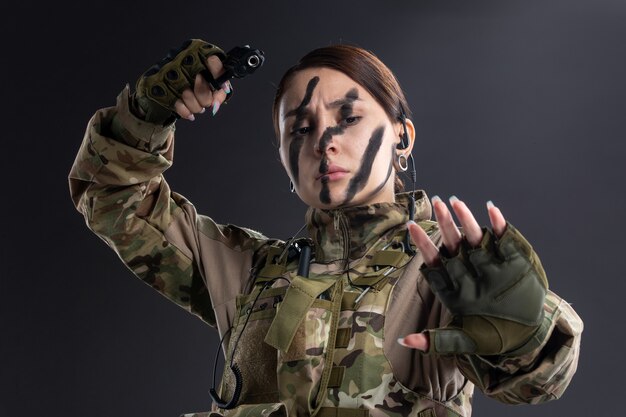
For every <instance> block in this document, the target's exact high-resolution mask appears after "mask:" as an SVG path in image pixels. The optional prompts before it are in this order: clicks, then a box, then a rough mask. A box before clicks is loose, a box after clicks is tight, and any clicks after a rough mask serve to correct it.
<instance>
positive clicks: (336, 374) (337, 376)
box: [328, 366, 346, 388]
mask: <svg viewBox="0 0 626 417" xmlns="http://www.w3.org/2000/svg"><path fill="white" fill-rule="evenodd" d="M345 372H346V367H345V366H333V369H332V371H330V378H328V388H338V387H340V386H341V383H342V382H343V374H344V373H345Z"/></svg>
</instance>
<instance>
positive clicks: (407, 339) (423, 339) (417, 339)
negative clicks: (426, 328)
mask: <svg viewBox="0 0 626 417" xmlns="http://www.w3.org/2000/svg"><path fill="white" fill-rule="evenodd" d="M398 343H399V344H401V345H402V346H404V347H408V348H413V349H419V350H421V351H423V352H426V351H428V348H429V347H430V340H429V338H428V333H413V334H408V335H406V336H404V337H401V338H399V339H398Z"/></svg>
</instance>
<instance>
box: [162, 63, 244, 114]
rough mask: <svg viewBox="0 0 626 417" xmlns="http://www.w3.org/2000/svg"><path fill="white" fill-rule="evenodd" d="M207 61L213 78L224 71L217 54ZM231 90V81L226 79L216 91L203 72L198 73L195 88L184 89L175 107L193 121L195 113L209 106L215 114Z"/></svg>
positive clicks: (179, 112) (178, 112)
mask: <svg viewBox="0 0 626 417" xmlns="http://www.w3.org/2000/svg"><path fill="white" fill-rule="evenodd" d="M206 63H207V68H208V69H209V71H210V72H211V75H213V78H215V79H217V78H218V77H219V76H220V75H222V74H223V73H224V66H223V65H222V61H221V60H220V59H219V58H218V57H217V55H212V56H210V57H208V58H207V59H206ZM231 92H232V87H231V85H230V81H226V82H225V83H224V84H222V88H221V89H219V90H216V91H215V89H214V88H213V86H212V85H211V84H209V82H208V81H207V80H206V79H205V78H204V77H203V76H202V74H196V77H195V80H194V86H193V90H192V89H191V88H189V87H188V88H186V89H185V90H183V93H182V95H181V98H179V99H178V100H176V102H175V103H174V109H175V111H176V113H177V114H178V115H179V116H180V117H182V118H185V119H188V120H191V121H193V120H195V117H194V114H195V113H204V111H205V109H206V108H207V107H211V114H212V115H213V116H215V113H217V111H218V110H219V108H220V106H221V105H222V103H224V101H225V100H226V97H227V96H228V95H229V94H230V93H231Z"/></svg>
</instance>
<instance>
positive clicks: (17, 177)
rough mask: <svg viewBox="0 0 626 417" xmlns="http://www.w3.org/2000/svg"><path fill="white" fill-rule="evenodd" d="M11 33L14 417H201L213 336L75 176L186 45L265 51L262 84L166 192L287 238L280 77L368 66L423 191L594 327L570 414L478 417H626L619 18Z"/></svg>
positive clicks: (596, 13)
mask: <svg viewBox="0 0 626 417" xmlns="http://www.w3.org/2000/svg"><path fill="white" fill-rule="evenodd" d="M6 7H7V6H3V8H5V9H4V10H3V12H2V16H3V23H2V32H3V58H2V74H3V77H2V91H3V100H2V108H3V112H2V113H3V115H4V116H5V117H4V123H3V126H2V145H3V155H2V164H1V165H2V166H1V168H0V169H2V179H3V188H4V198H3V203H2V216H1V218H2V222H3V226H2V228H3V230H4V233H3V234H2V235H3V245H2V252H1V254H2V262H1V265H2V273H1V276H0V294H1V296H2V303H0V330H1V334H2V339H1V340H2V341H1V342H0V361H1V362H0V417H9V416H11V417H13V416H22V415H24V416H26V415H29V416H30V415H44V413H45V415H51V416H61V415H63V416H84V415H89V416H92V417H100V416H151V417H152V416H154V417H157V416H163V417H171V416H177V415H178V414H180V413H182V412H191V411H201V410H207V409H209V407H210V399H209V397H208V395H207V391H208V389H209V387H210V385H211V382H210V375H211V372H210V369H211V367H212V363H213V354H214V352H215V349H216V348H217V343H216V333H215V332H214V331H213V330H212V329H210V328H208V327H207V326H205V325H203V323H202V322H201V321H200V320H197V319H195V318H194V317H192V316H190V315H188V314H187V313H185V312H184V311H183V310H181V309H179V308H178V307H176V306H175V305H173V304H171V303H169V302H167V301H166V300H165V299H164V298H162V297H161V296H159V295H157V294H156V293H155V292H153V291H151V290H150V289H149V288H148V287H147V286H146V285H144V284H143V283H142V282H140V281H139V280H138V279H136V278H134V277H133V276H132V275H131V273H130V272H129V271H128V270H127V269H126V268H125V267H124V266H123V265H122V264H121V263H120V262H119V260H118V259H117V257H116V255H115V254H114V253H113V252H112V251H111V250H109V249H108V248H107V247H106V246H105V245H104V243H103V242H101V241H100V240H99V239H98V238H97V237H96V236H95V235H93V234H91V233H90V232H89V231H88V230H87V229H86V228H85V225H84V222H83V220H82V218H81V216H80V215H79V214H78V213H77V212H76V211H75V210H74V208H73V206H72V204H71V202H70V199H69V194H68V189H67V180H66V177H67V173H68V171H69V168H70V166H71V164H72V162H73V160H74V155H75V153H76V151H77V149H78V146H79V144H80V141H81V139H82V135H83V132H84V128H85V125H86V123H87V121H88V119H89V118H90V117H91V115H92V113H93V112H94V111H95V110H96V109H97V108H99V107H104V106H110V105H113V104H114V101H115V97H116V95H117V94H118V92H119V91H120V90H121V89H122V88H123V86H124V85H125V83H131V84H134V81H135V79H136V77H137V76H138V75H139V74H140V73H141V72H143V71H144V70H145V69H146V68H147V67H149V66H150V65H151V64H152V63H154V62H156V61H157V60H159V59H160V58H161V57H162V56H163V55H165V53H166V52H167V50H168V49H169V48H171V47H176V46H178V45H179V44H180V43H181V42H182V41H184V40H185V39H187V38H191V37H199V38H203V39H206V40H209V41H211V42H214V43H216V44H218V45H220V46H222V47H223V48H225V49H229V48H231V47H232V46H235V45H241V44H246V43H250V44H252V45H254V46H257V47H259V48H262V49H263V50H265V52H266V55H267V62H266V65H265V66H264V67H263V68H262V69H261V70H260V71H259V72H258V73H257V74H255V75H254V76H252V77H250V78H248V79H245V80H242V81H241V82H238V83H236V84H235V89H236V91H235V96H234V97H233V99H232V101H231V102H230V103H229V104H228V106H226V107H224V108H223V109H222V110H220V112H219V113H218V116H217V117H215V118H212V117H210V116H207V115H205V116H202V117H200V118H199V119H200V120H197V121H196V122H195V123H189V122H180V123H179V124H178V125H179V126H178V133H177V134H178V140H177V148H176V155H175V164H174V166H173V167H172V168H171V169H170V170H169V171H168V172H167V174H166V177H167V179H168V181H169V182H170V183H171V185H172V187H173V188H174V189H175V190H176V191H178V192H180V193H182V194H183V195H185V196H186V197H188V198H189V199H190V200H191V201H193V202H194V203H195V205H196V206H197V208H198V210H199V211H200V212H201V213H206V214H209V215H211V216H212V217H213V218H214V219H215V220H216V221H218V222H231V223H235V224H240V225H246V226H250V227H253V228H256V229H258V230H261V231H263V232H264V233H265V234H267V235H270V236H276V237H282V238H285V237H288V236H289V235H290V234H292V233H293V232H294V231H295V230H297V229H298V228H299V227H300V225H301V224H302V222H303V214H304V210H305V207H304V205H303V204H302V203H301V202H299V200H297V197H296V196H294V195H292V194H290V193H289V192H288V179H287V176H286V175H285V173H284V172H283V170H282V168H281V166H280V163H279V161H278V158H277V154H276V151H275V149H274V147H273V141H274V138H273V131H272V125H271V117H270V109H271V101H272V98H273V93H274V85H275V84H276V83H277V82H278V81H279V79H280V76H281V74H282V72H283V71H284V70H285V69H286V68H287V67H288V66H290V65H292V64H293V63H294V62H295V61H296V60H297V58H298V57H300V56H301V55H303V54H304V53H305V52H307V51H308V50H310V49H312V48H314V47H319V46H324V45H328V44H331V43H337V42H346V43H353V44H357V45H360V46H363V47H365V48H368V49H370V50H372V51H374V52H375V53H376V54H377V55H378V56H379V57H380V58H382V60H383V61H385V62H386V63H387V64H388V66H389V67H390V68H391V69H392V70H393V71H395V73H396V75H397V76H398V78H399V80H400V82H401V84H402V85H403V87H404V88H405V90H406V93H407V96H408V99H409V102H410V104H411V106H412V108H413V111H414V121H415V124H416V126H417V132H418V143H417V146H416V150H415V151H414V155H415V158H416V161H417V164H418V176H419V187H420V188H424V189H425V190H426V191H427V192H428V193H429V194H430V195H434V194H438V195H440V196H441V197H443V198H447V197H449V196H450V195H452V194H455V195H457V196H459V197H460V198H461V199H464V200H466V201H467V202H468V204H469V205H470V208H472V209H474V210H475V211H476V213H477V217H478V218H479V220H480V222H481V223H484V222H486V215H485V211H484V208H483V207H484V202H485V201H487V200H489V199H492V200H493V201H494V202H495V203H496V204H497V205H498V206H499V207H501V209H502V211H503V212H504V214H505V216H506V217H507V218H508V219H510V221H511V222H512V223H514V224H515V225H516V226H518V228H520V229H521V230H522V231H523V232H524V234H525V235H526V236H527V237H528V239H529V240H530V241H531V242H532V243H533V245H534V246H535V248H536V250H537V251H538V253H539V254H540V255H541V257H542V260H543V262H544V265H545V268H546V270H547V271H548V274H549V279H550V284H551V288H552V289H553V290H555V291H556V292H557V293H558V294H560V295H561V296H562V297H564V298H565V299H566V300H568V301H570V302H571V303H573V305H574V307H575V309H576V310H577V311H578V313H579V314H580V315H581V316H582V318H583V319H584V321H585V326H586V327H585V332H584V337H583V343H582V353H581V359H580V364H579V370H578V373H577V374H576V376H575V378H574V380H573V382H572V384H571V386H570V388H569V389H568V391H567V392H566V393H565V395H564V397H563V398H562V399H561V400H559V401H555V402H552V403H548V404H545V405H540V406H532V407H529V406H518V407H509V406H504V405H501V404H499V403H497V402H495V401H491V400H488V399H486V398H485V397H484V396H482V395H480V394H477V397H476V400H475V415H476V416H499V415H503V414H505V413H506V414H507V415H508V416H522V415H523V416H555V415H558V416H615V415H622V414H623V407H622V406H621V403H622V402H623V400H622V398H623V395H624V393H623V388H624V387H625V384H624V383H623V379H622V378H623V376H622V375H623V374H624V371H626V369H625V366H624V362H625V361H624V354H623V353H622V352H623V346H624V335H623V328H624V325H623V323H624V319H623V307H622V305H623V294H624V289H625V288H624V280H623V274H622V271H623V269H622V268H620V267H619V266H620V265H621V264H622V262H621V258H623V256H624V253H625V249H626V247H625V244H624V236H623V235H624V230H625V228H624V226H625V222H624V219H623V213H624V211H625V208H626V207H625V206H626V200H625V198H624V194H623V188H624V187H623V183H624V173H625V169H624V166H623V161H624V156H625V150H626V149H625V148H626V146H625V144H624V128H625V120H624V119H625V118H624V115H625V111H624V110H625V107H626V103H625V99H624V97H625V93H626V81H625V80H624V74H625V73H626V57H625V54H624V44H625V41H626V24H625V22H626V3H625V2H624V1H623V0H588V1H583V0H519V1H517V0H516V1H501V0H493V1H486V0H481V1H466V0H463V1H442V0H437V1H413V2H409V1H406V2H401V1H397V0H396V1H387V2H383V1H354V2H340V1H336V0H334V1H317V2H297V1H273V2H269V1H267V2H264V1H240V2H219V3H218V2H213V1H181V2H174V1H169V2H164V1H149V2H148V1H142V2H130V1H129V2H119V3H117V2H112V1H109V2H73V3H69V2H66V3H57V2H50V3H46V4H30V3H29V2H18V3H17V4H13V5H12V6H11V10H8V9H6Z"/></svg>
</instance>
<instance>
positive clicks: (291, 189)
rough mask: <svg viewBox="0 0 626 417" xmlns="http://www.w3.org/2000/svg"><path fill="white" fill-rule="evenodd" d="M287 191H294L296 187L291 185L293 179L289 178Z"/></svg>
mask: <svg viewBox="0 0 626 417" xmlns="http://www.w3.org/2000/svg"><path fill="white" fill-rule="evenodd" d="M289 191H291V192H292V193H295V192H296V187H294V186H293V181H291V180H289Z"/></svg>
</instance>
